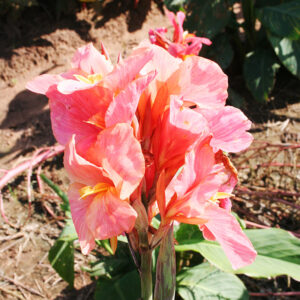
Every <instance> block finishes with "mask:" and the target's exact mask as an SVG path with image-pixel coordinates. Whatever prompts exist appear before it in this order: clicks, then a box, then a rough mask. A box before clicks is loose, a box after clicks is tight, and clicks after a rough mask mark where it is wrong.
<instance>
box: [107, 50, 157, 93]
mask: <svg viewBox="0 0 300 300" xmlns="http://www.w3.org/2000/svg"><path fill="white" fill-rule="evenodd" d="M152 57H153V52H152V50H151V49H146V48H143V49H139V51H136V52H134V53H133V54H132V55H130V56H129V57H128V58H126V59H125V60H123V61H120V62H119V63H118V64H117V65H116V66H115V67H114V69H113V71H112V72H111V73H109V74H107V76H105V78H104V79H103V84H104V86H105V87H108V88H109V89H111V90H113V91H115V92H117V93H118V92H120V91H121V90H123V89H124V88H125V87H126V86H127V85H128V84H129V83H130V82H132V81H133V80H134V79H135V78H136V76H137V75H138V74H139V72H140V71H141V69H142V68H143V67H144V66H145V64H146V63H147V62H149V60H151V58H152Z"/></svg>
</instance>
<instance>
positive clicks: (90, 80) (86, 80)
mask: <svg viewBox="0 0 300 300" xmlns="http://www.w3.org/2000/svg"><path fill="white" fill-rule="evenodd" d="M74 77H75V78H76V79H77V80H79V81H82V82H84V83H88V84H94V83H97V82H99V81H101V80H102V78H103V76H102V75H101V74H91V75H88V76H86V77H85V76H82V75H78V74H75V75H74Z"/></svg>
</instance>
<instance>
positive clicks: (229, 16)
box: [165, 0, 300, 102]
mask: <svg viewBox="0 0 300 300" xmlns="http://www.w3.org/2000/svg"><path fill="white" fill-rule="evenodd" d="M165 4H166V6H167V7H168V9H170V10H173V11H177V10H180V9H181V10H184V11H185V12H186V14H187V20H186V22H185V24H184V25H185V27H186V28H187V29H188V30H189V31H190V32H196V33H197V35H198V36H206V37H208V38H210V39H211V40H212V42H213V45H212V46H211V47H210V48H209V49H204V50H203V51H202V52H201V55H203V56H206V57H208V58H212V59H213V60H215V61H217V62H218V63H219V64H220V65H221V67H222V68H223V69H226V68H228V67H229V65H230V64H231V62H232V61H233V60H234V61H235V62H236V64H237V65H240V66H242V70H241V71H242V72H243V76H244V80H245V83H246V85H247V87H248V89H249V90H250V92H251V93H252V95H253V97H254V98H255V99H256V100H257V101H259V102H265V101H267V100H268V99H269V94H270V92H271V91H272V89H273V86H274V83H275V76H276V73H277V71H278V70H279V68H280V67H285V68H286V69H287V70H288V71H289V72H291V73H292V74H293V75H294V76H297V77H298V78H300V1H299V0H292V1H290V0H270V1H265V0H256V1H255V0H242V1H234V0H165ZM229 94H230V98H231V99H230V100H231V101H232V102H234V101H235V99H236V98H237V97H238V95H237V93H236V92H234V91H232V90H229Z"/></svg>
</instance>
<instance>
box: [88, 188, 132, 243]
mask: <svg viewBox="0 0 300 300" xmlns="http://www.w3.org/2000/svg"><path fill="white" fill-rule="evenodd" d="M87 216H88V227H89V229H90V231H91V232H94V234H95V238H96V239H100V240H104V239H108V238H112V237H115V236H118V235H120V234H122V233H124V232H127V233H129V232H130V231H131V230H132V229H133V227H134V224H135V220H136V217H137V213H136V211H135V210H134V209H133V208H132V207H131V206H130V205H129V204H128V203H127V202H126V201H123V200H120V199H119V198H118V197H117V196H116V195H115V194H114V193H113V192H111V191H107V192H106V193H103V194H99V195H97V196H96V197H95V198H94V199H93V201H92V202H91V203H90V205H89V207H88V209H87Z"/></svg>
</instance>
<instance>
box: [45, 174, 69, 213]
mask: <svg viewBox="0 0 300 300" xmlns="http://www.w3.org/2000/svg"><path fill="white" fill-rule="evenodd" d="M40 176H41V178H42V180H43V181H44V182H45V183H46V184H47V185H48V186H49V187H50V188H51V189H52V190H53V191H54V192H55V193H56V194H57V196H59V197H60V198H61V199H62V201H63V204H62V205H61V209H62V210H63V211H65V212H70V211H71V210H70V203H69V198H68V196H67V194H66V193H64V192H63V191H62V190H61V189H60V188H59V186H58V185H56V184H55V183H54V182H53V181H52V180H50V179H49V178H47V177H46V176H45V175H44V174H41V175H40Z"/></svg>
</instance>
